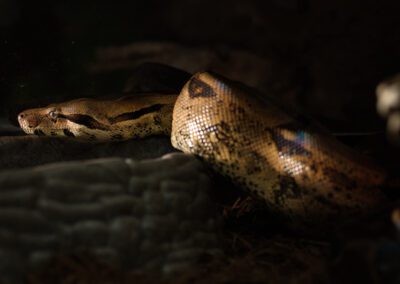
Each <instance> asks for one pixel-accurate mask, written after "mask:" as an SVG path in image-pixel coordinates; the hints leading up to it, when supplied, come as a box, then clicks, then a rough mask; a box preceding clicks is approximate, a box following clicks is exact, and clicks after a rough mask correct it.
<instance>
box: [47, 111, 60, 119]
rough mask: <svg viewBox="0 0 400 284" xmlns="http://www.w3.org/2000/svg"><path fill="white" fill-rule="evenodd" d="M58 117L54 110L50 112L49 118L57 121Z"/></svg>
mask: <svg viewBox="0 0 400 284" xmlns="http://www.w3.org/2000/svg"><path fill="white" fill-rule="evenodd" d="M57 116H58V114H57V113H56V112H55V111H54V110H52V111H50V112H49V117H50V118H51V119H57Z"/></svg>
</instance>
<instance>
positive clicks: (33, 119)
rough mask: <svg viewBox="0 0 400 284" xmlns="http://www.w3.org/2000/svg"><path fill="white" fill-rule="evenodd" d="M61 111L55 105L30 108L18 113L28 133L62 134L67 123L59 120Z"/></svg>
mask: <svg viewBox="0 0 400 284" xmlns="http://www.w3.org/2000/svg"><path fill="white" fill-rule="evenodd" d="M59 112H60V110H59V109H58V108H57V107H55V106H54V107H53V106H48V107H44V108H34V109H28V110H25V111H22V112H21V113H19V114H18V123H19V125H20V127H21V128H22V130H23V131H24V132H25V133H27V134H36V135H40V136H44V135H46V136H50V135H52V136H61V135H64V133H63V129H65V128H66V125H65V122H64V123H63V121H61V120H59V118H58V116H59Z"/></svg>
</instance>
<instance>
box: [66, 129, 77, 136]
mask: <svg viewBox="0 0 400 284" xmlns="http://www.w3.org/2000/svg"><path fill="white" fill-rule="evenodd" d="M63 132H64V135H65V136H68V137H75V135H74V133H72V132H71V131H69V130H68V129H67V128H64V129H63Z"/></svg>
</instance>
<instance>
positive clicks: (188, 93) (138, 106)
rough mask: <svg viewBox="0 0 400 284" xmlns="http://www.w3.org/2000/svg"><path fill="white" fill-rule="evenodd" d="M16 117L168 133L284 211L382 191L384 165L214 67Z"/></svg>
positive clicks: (54, 125) (86, 129)
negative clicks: (155, 88) (158, 85)
mask: <svg viewBox="0 0 400 284" xmlns="http://www.w3.org/2000/svg"><path fill="white" fill-rule="evenodd" d="M18 121H19V124H20V127H21V128H22V129H23V130H24V132H25V133H27V134H36V135H46V136H68V137H74V138H77V139H83V140H92V141H110V140H111V141H120V140H127V139H137V138H143V137H146V136H150V135H170V137H171V143H172V145H173V147H175V148H176V149H178V150H180V151H183V152H184V153H188V154H193V155H195V156H197V157H199V159H201V160H202V161H203V162H204V163H206V164H207V165H208V166H210V168H211V169H213V170H214V171H216V172H218V173H220V174H222V175H223V176H225V177H226V178H227V179H229V180H230V181H232V182H233V184H236V185H238V186H239V187H240V188H242V189H243V190H245V191H246V192H248V193H249V194H250V195H251V196H253V197H255V198H257V199H259V200H262V201H263V202H264V203H265V204H266V206H267V207H268V208H269V210H270V211H271V212H272V213H277V214H279V215H280V216H283V217H287V218H288V220H295V221H299V222H305V223H307V222H311V223H324V222H328V221H329V222H335V220H338V218H341V217H343V218H348V217H351V216H354V215H355V214H367V213H369V212H371V210H376V209H377V208H380V207H381V206H382V205H383V204H386V203H387V202H388V201H389V200H388V197H387V196H386V194H385V193H384V192H383V190H382V188H383V187H384V185H385V182H386V181H387V178H388V177H387V173H386V171H385V170H384V169H383V168H381V167H380V166H378V165H377V164H375V163H373V162H371V161H370V160H369V159H368V158H367V157H364V156H363V155H361V154H360V153H358V152H356V151H355V150H353V149H351V148H350V147H349V146H347V145H344V144H342V143H341V142H339V141H338V140H336V139H335V138H334V137H333V136H332V135H331V134H330V133H329V132H328V131H326V130H325V129H323V128H322V127H320V126H319V125H317V124H316V123H315V122H314V121H313V120H312V119H310V118H308V117H306V116H304V115H302V114H299V113H297V112H291V111H289V110H288V109H287V108H285V107H284V106H282V105H281V104H279V103H277V102H276V100H275V99H274V98H273V97H271V96H266V95H262V96H261V95H260V94H259V93H258V92H257V91H255V90H253V89H251V88H250V87H248V86H246V85H244V84H243V83H240V82H237V81H233V80H229V79H227V78H225V77H223V76H221V75H218V74H215V73H212V72H199V73H196V74H194V75H193V76H191V77H190V79H189V80H188V81H187V82H186V83H185V85H184V87H183V88H182V89H181V92H180V93H179V94H160V93H147V94H135V95H131V96H125V97H122V98H118V99H114V100H100V99H90V98H81V99H76V100H72V101H67V102H63V103H58V104H51V105H48V106H46V107H43V108H33V109H28V110H25V111H22V112H21V113H20V114H19V115H18Z"/></svg>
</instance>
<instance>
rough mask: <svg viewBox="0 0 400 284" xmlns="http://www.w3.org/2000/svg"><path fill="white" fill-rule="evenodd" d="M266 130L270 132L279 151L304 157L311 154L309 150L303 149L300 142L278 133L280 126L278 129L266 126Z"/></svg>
mask: <svg viewBox="0 0 400 284" xmlns="http://www.w3.org/2000/svg"><path fill="white" fill-rule="evenodd" d="M266 130H267V131H268V132H269V133H270V134H271V138H272V140H273V141H274V143H275V145H276V147H277V148H278V151H279V152H281V153H283V154H285V155H289V156H293V155H299V156H306V157H311V156H312V154H311V152H310V151H308V150H307V149H305V148H304V147H303V146H302V145H301V143H299V142H296V141H292V140H288V139H286V138H285V137H284V136H283V135H282V134H281V133H280V130H281V128H278V129H272V128H268V129H266Z"/></svg>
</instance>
